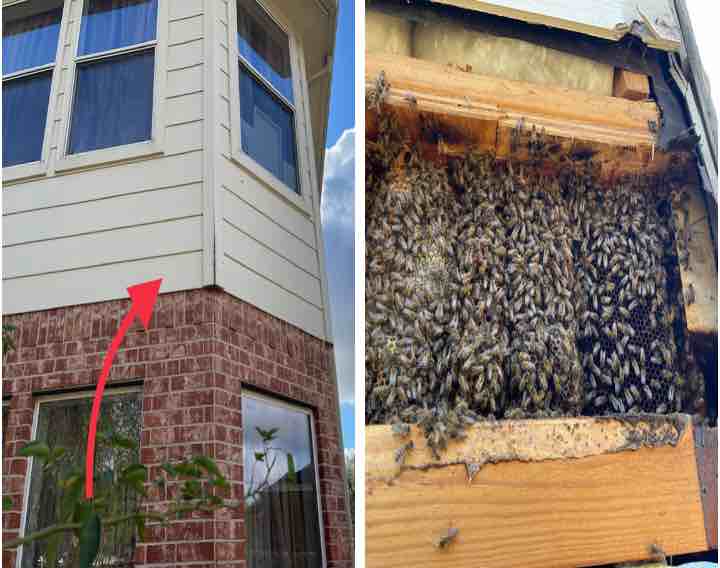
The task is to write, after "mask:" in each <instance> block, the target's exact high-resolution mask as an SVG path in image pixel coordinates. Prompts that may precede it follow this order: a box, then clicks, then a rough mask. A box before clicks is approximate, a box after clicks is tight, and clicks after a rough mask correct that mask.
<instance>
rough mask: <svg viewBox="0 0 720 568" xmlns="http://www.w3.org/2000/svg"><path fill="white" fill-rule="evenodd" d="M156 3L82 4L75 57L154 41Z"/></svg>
mask: <svg viewBox="0 0 720 568" xmlns="http://www.w3.org/2000/svg"><path fill="white" fill-rule="evenodd" d="M156 29H157V0H85V8H84V10H83V18H82V26H81V28H80V44H79V46H78V55H88V54H90V53H100V52H103V51H108V50H110V49H116V48H118V47H127V46H130V45H137V44H139V43H145V42H146V41H151V40H154V39H155V35H156Z"/></svg>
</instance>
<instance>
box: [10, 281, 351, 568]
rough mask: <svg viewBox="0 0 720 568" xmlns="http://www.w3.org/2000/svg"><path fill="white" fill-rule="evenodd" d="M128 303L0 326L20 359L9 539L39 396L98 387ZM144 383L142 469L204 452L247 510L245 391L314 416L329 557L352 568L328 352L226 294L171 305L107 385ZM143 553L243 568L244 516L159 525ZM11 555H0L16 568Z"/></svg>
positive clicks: (198, 295)
mask: <svg viewBox="0 0 720 568" xmlns="http://www.w3.org/2000/svg"><path fill="white" fill-rule="evenodd" d="M128 308H129V302H128V301H127V300H122V301H113V302H103V303H100V304H93V305H86V306H76V307H68V308H59V309H53V310H47V311H43V312H34V313H29V314H21V315H16V316H9V317H6V318H4V320H3V323H10V324H13V325H15V326H16V327H17V331H16V332H15V337H16V346H17V349H16V351H14V352H12V353H10V354H8V356H7V357H6V360H5V361H4V364H3V397H4V399H5V400H8V398H9V403H10V404H9V418H8V428H7V431H6V432H5V441H6V442H5V444H4V449H3V494H4V495H5V496H8V497H11V498H12V501H13V505H12V507H11V508H9V509H8V510H5V511H3V535H4V537H5V538H12V537H14V536H16V535H17V532H18V529H19V527H20V518H21V517H20V515H21V507H22V499H23V491H24V484H25V476H26V470H27V460H26V459H25V458H22V457H19V456H18V451H19V449H20V448H21V447H22V446H23V445H24V444H25V443H26V442H28V441H29V440H30V437H31V428H32V421H33V409H34V405H35V397H36V396H38V395H40V394H42V393H44V392H47V393H49V392H52V393H56V392H58V391H64V390H68V389H77V388H89V389H92V388H94V385H95V383H96V381H97V378H98V376H99V373H100V367H101V364H102V358H103V356H104V352H105V350H106V349H107V348H108V346H109V344H110V341H111V340H112V337H113V336H114V334H115V332H116V330H117V328H118V326H119V323H120V320H121V319H122V318H123V317H124V315H125V314H126V313H127V310H128ZM129 382H130V383H131V382H138V383H140V384H142V391H143V416H142V424H143V429H142V434H141V444H140V451H141V459H142V462H143V463H144V464H145V465H147V466H148V467H149V468H150V470H151V471H150V478H151V479H152V478H153V477H154V471H153V468H156V467H157V466H158V465H159V464H160V463H162V462H163V461H165V460H173V459H178V460H179V459H182V458H184V457H187V456H189V455H193V454H198V453H202V454H205V455H208V456H211V457H213V458H215V459H216V461H217V462H218V464H219V466H220V467H221V468H222V470H223V471H224V473H225V475H226V476H227V478H228V480H229V481H230V482H231V485H232V493H233V495H232V497H233V498H234V499H238V500H240V502H242V495H243V455H242V438H243V437H242V413H241V404H240V397H241V392H242V388H243V386H251V387H254V388H256V389H260V390H261V391H265V392H267V393H268V394H274V395H279V396H281V397H283V398H284V399H286V400H288V401H294V402H297V403H301V404H304V405H306V406H308V407H310V408H311V409H312V411H313V416H314V420H315V428H316V435H317V449H318V454H319V455H318V466H319V471H320V493H321V503H322V516H323V524H324V530H325V548H326V556H327V560H328V566H329V567H330V568H336V567H337V568H339V567H349V566H351V565H352V553H353V551H352V540H351V532H350V523H349V518H348V515H347V507H346V494H345V486H344V477H343V475H344V469H343V453H342V442H341V439H340V436H339V429H338V408H337V391H336V388H337V387H336V384H335V379H334V373H333V371H332V346H331V345H329V344H327V343H325V342H323V341H320V340H318V339H316V338H314V337H312V336H309V335H308V334H306V333H304V332H302V331H300V330H298V329H297V328H294V327H293V326H291V325H290V324H288V323H285V322H283V321H281V320H278V319H277V318H274V317H272V316H270V315H268V314H266V313H264V312H262V311H260V310H258V309H257V308H255V307H254V306H251V305H249V304H246V303H244V302H241V301H240V300H238V299H236V298H234V297H232V296H230V295H228V294H226V293H225V292H223V291H221V290H218V289H203V290H194V291H190V292H177V293H170V294H163V295H161V296H160V297H159V298H158V303H157V305H156V307H155V312H154V314H153V318H152V322H151V324H150V327H149V329H148V330H147V331H146V330H144V329H143V328H142V327H141V326H140V324H139V322H137V321H136V322H135V324H134V325H133V327H132V328H131V329H130V331H129V333H128V335H127V336H126V338H125V341H124V343H123V345H122V347H121V350H120V351H119V352H118V355H117V357H116V359H115V363H114V365H113V368H112V371H111V374H110V378H109V383H108V384H109V385H113V384H126V383H129ZM174 489H175V487H174V486H173V485H172V484H169V485H168V486H166V487H165V488H162V489H160V488H157V487H153V488H152V490H151V493H150V499H149V501H150V506H151V507H155V506H158V507H160V506H162V505H163V503H166V502H167V500H168V499H169V498H172V493H173V491H174ZM147 539H148V540H147V542H145V543H142V544H140V545H139V546H138V548H137V550H136V555H135V556H136V557H135V560H136V564H137V565H138V566H160V565H165V566H168V565H170V566H194V567H198V568H202V567H208V568H209V567H210V566H213V567H218V566H243V565H244V554H245V553H244V544H245V533H244V521H243V511H242V509H235V510H225V511H219V512H216V513H215V514H213V515H210V514H199V513H198V514H194V515H193V517H192V519H190V520H183V521H177V522H172V523H170V524H169V525H168V526H165V527H162V526H154V527H152V528H151V529H150V530H148V534H147ZM13 560H14V554H12V553H7V552H5V553H3V565H4V566H11V565H12V562H13Z"/></svg>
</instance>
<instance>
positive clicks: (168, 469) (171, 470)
mask: <svg viewBox="0 0 720 568" xmlns="http://www.w3.org/2000/svg"><path fill="white" fill-rule="evenodd" d="M160 469H162V470H163V471H164V472H165V473H167V474H168V475H169V476H170V477H177V475H178V472H177V469H175V466H174V465H173V464H171V463H164V464H162V465H161V466H160Z"/></svg>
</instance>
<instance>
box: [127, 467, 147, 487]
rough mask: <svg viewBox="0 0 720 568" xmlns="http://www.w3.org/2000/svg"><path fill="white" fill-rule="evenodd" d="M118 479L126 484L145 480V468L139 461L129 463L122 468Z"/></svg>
mask: <svg viewBox="0 0 720 568" xmlns="http://www.w3.org/2000/svg"><path fill="white" fill-rule="evenodd" d="M120 481H121V482H122V483H126V484H128V485H132V484H133V483H136V482H138V481H141V482H143V483H144V482H145V481H147V468H146V467H145V466H144V465H142V464H139V463H134V464H130V465H129V466H127V467H126V468H125V469H123V470H122V473H121V474H120Z"/></svg>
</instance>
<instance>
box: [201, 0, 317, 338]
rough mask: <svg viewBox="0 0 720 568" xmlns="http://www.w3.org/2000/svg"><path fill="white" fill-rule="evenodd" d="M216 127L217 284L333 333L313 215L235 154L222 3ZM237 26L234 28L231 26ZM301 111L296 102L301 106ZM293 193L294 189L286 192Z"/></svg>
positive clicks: (306, 326) (221, 4)
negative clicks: (327, 315)
mask: <svg viewBox="0 0 720 568" xmlns="http://www.w3.org/2000/svg"><path fill="white" fill-rule="evenodd" d="M217 1H218V4H217V14H216V22H215V25H214V26H213V28H214V29H215V30H217V35H218V39H217V40H216V41H215V42H214V46H215V49H216V54H217V56H216V70H215V73H214V77H215V79H214V80H215V82H216V87H217V91H218V92H217V95H216V99H215V132H216V141H217V144H218V147H217V148H216V163H217V178H216V186H217V190H216V191H217V193H216V196H217V205H216V206H217V207H218V208H219V214H218V220H217V223H218V225H217V226H216V231H218V233H219V234H218V239H217V244H218V246H217V249H216V261H217V263H218V284H219V285H220V286H221V287H223V288H225V289H226V290H227V291H228V292H230V293H231V294H233V295H236V296H238V297H239V298H241V299H243V300H245V301H247V302H250V303H252V304H254V305H256V306H257V307H258V308H260V309H262V310H264V311H266V312H268V313H270V314H272V315H274V316H276V317H279V318H281V319H283V320H285V321H287V322H289V323H291V324H293V325H296V326H298V327H299V328H301V329H303V330H304V331H307V332H308V333H310V334H312V335H314V336H316V337H320V338H322V339H326V338H327V332H326V330H325V323H324V321H325V320H324V317H325V316H324V309H325V306H324V301H323V292H322V281H321V273H320V268H319V259H318V251H317V237H316V229H315V222H316V221H317V222H319V220H315V219H314V218H313V216H311V215H308V214H307V213H306V212H305V211H303V210H302V209H300V208H299V207H298V206H297V205H295V204H294V203H292V201H290V200H289V199H285V198H284V197H283V196H282V194H281V193H279V192H278V191H277V190H275V189H273V188H271V187H269V186H267V185H266V184H265V183H264V182H263V181H261V180H260V179H259V178H257V177H255V176H254V175H253V174H252V173H251V172H250V171H248V170H247V169H246V168H244V167H243V166H240V165H239V164H238V163H236V162H235V161H234V160H233V159H232V147H231V130H230V129H231V125H232V123H233V121H232V116H231V113H232V107H231V104H230V101H231V97H232V91H231V81H232V79H231V71H230V69H231V67H230V66H231V65H236V64H237V63H236V62H234V61H230V58H231V57H232V55H231V54H232V53H233V50H231V49H230V47H229V46H230V45H231V44H230V42H231V41H235V38H234V37H230V36H231V32H230V30H229V27H228V22H229V19H230V18H229V13H230V12H229V11H228V10H229V6H228V2H226V1H225V0H217ZM233 27H234V26H233ZM299 110H300V108H299V107H298V111H299ZM287 191H288V194H290V192H291V190H290V189H288V190H287Z"/></svg>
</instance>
